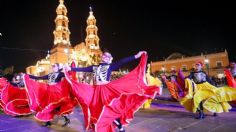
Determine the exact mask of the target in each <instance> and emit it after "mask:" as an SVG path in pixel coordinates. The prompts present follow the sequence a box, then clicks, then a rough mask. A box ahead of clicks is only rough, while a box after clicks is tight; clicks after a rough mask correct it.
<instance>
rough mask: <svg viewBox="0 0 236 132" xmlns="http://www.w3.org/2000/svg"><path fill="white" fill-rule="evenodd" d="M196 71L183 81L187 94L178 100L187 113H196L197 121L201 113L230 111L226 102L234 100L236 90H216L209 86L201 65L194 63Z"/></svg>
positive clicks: (228, 88)
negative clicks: (197, 114)
mask: <svg viewBox="0 0 236 132" xmlns="http://www.w3.org/2000/svg"><path fill="white" fill-rule="evenodd" d="M195 67H196V70H195V71H194V72H191V73H190V75H189V76H188V77H187V78H186V79H185V87H186V88H188V94H187V95H186V96H185V97H184V98H182V99H181V100H180V104H182V105H183V106H184V107H185V108H186V109H187V110H188V111H190V112H193V113H196V112H197V111H198V113H199V116H198V117H196V118H197V119H203V118H204V117H205V116H204V113H203V111H209V112H212V113H214V116H216V114H215V113H222V112H228V111H229V109H231V106H230V105H229V103H228V101H232V100H235V99H236V89H234V88H231V87H220V88H216V87H215V86H214V85H212V84H210V83H209V82H211V81H210V79H209V77H208V75H207V74H206V73H205V72H204V71H203V70H202V67H203V63H202V62H201V61H197V62H196V63H195Z"/></svg>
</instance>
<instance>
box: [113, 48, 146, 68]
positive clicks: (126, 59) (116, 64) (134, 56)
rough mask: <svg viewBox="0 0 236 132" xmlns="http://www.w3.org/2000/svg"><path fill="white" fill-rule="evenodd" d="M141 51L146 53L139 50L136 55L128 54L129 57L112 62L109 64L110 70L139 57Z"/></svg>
mask: <svg viewBox="0 0 236 132" xmlns="http://www.w3.org/2000/svg"><path fill="white" fill-rule="evenodd" d="M143 53H146V51H139V52H138V53H137V54H136V55H133V56H129V57H126V58H123V59H121V60H120V61H118V62H115V63H112V64H111V69H112V70H118V69H119V68H120V67H121V66H122V65H124V64H126V63H128V62H131V61H134V60H135V59H138V58H140V57H141V55H142V54H143Z"/></svg>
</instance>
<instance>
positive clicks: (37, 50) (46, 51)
mask: <svg viewBox="0 0 236 132" xmlns="http://www.w3.org/2000/svg"><path fill="white" fill-rule="evenodd" d="M0 49H1V50H16V51H31V52H45V53H48V50H43V49H23V48H9V47H0Z"/></svg>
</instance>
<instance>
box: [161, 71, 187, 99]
mask: <svg viewBox="0 0 236 132" xmlns="http://www.w3.org/2000/svg"><path fill="white" fill-rule="evenodd" d="M162 79H163V81H164V82H165V84H166V86H167V88H168V90H169V92H170V95H171V98H172V99H173V100H175V101H178V100H179V99H180V98H182V97H184V95H185V93H184V76H183V73H182V71H181V70H179V71H178V75H176V71H175V70H173V71H171V75H170V76H169V77H168V79H167V78H166V76H165V75H163V76H162Z"/></svg>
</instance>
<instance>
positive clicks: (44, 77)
mask: <svg viewBox="0 0 236 132" xmlns="http://www.w3.org/2000/svg"><path fill="white" fill-rule="evenodd" d="M29 77H30V78H31V79H35V80H47V79H48V75H44V76H34V75H29Z"/></svg>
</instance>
